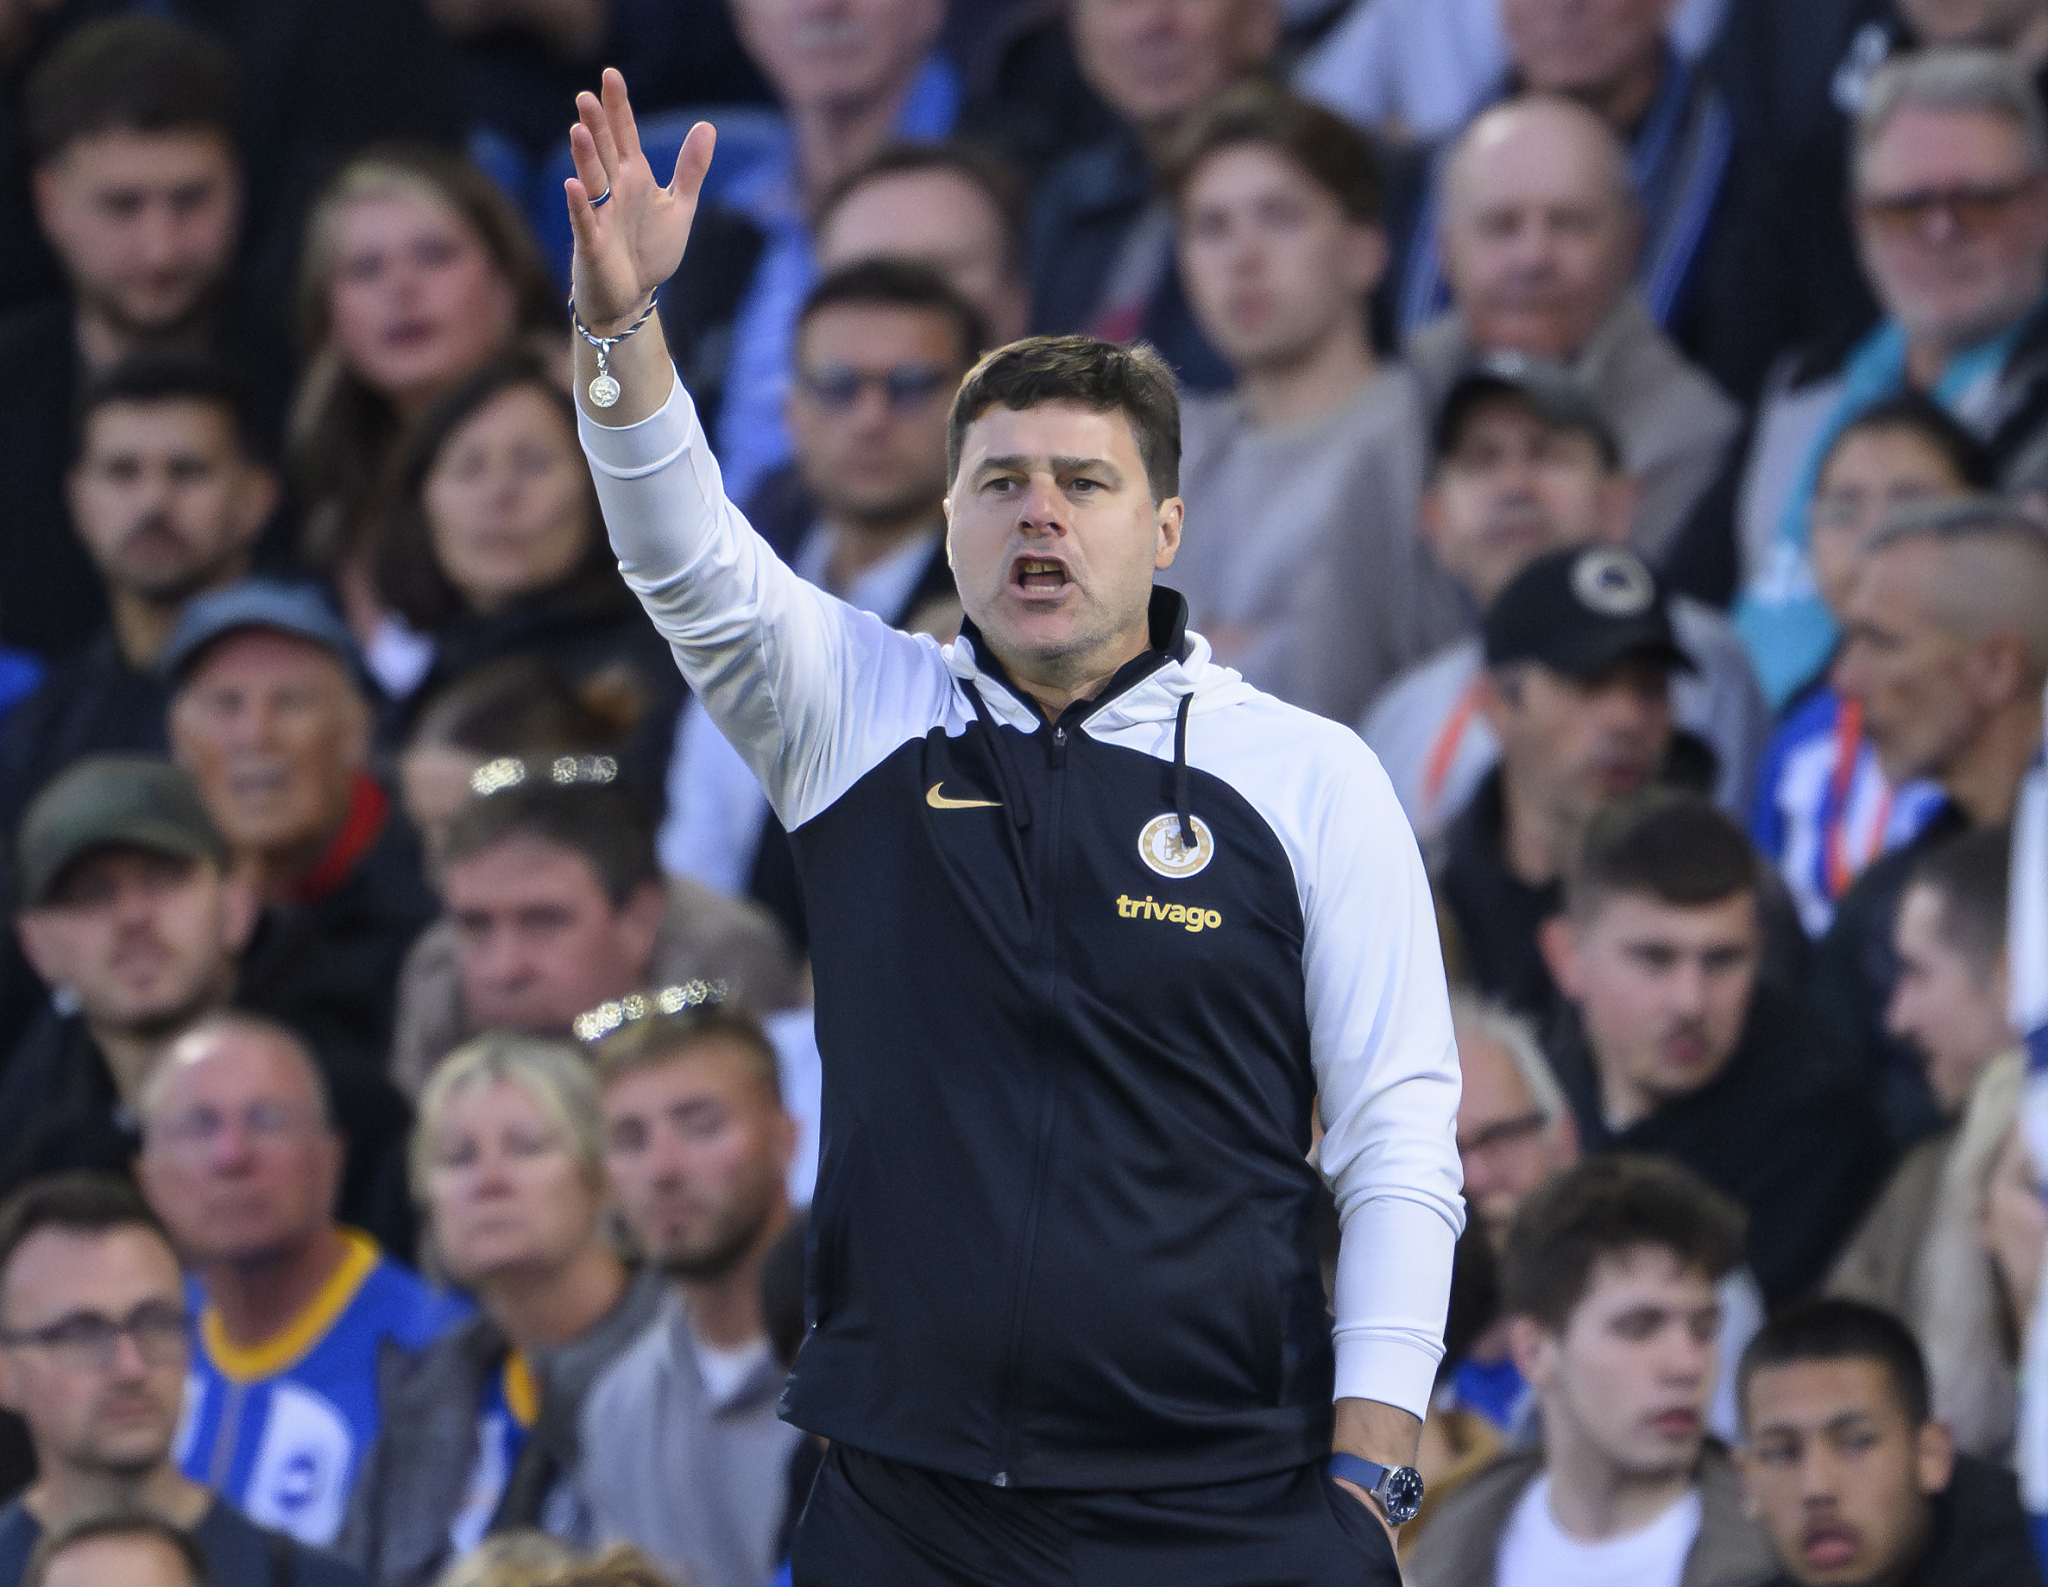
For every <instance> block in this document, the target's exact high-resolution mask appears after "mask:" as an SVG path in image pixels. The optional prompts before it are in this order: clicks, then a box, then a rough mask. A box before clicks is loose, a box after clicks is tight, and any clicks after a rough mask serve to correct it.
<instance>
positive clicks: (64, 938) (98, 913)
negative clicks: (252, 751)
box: [0, 756, 256, 1189]
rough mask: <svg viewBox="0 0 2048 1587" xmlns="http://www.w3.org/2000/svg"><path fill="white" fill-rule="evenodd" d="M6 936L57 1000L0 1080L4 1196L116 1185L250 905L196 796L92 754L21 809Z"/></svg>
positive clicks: (230, 971) (240, 941)
mask: <svg viewBox="0 0 2048 1587" xmlns="http://www.w3.org/2000/svg"><path fill="white" fill-rule="evenodd" d="M15 886H16V890H17V891H16V896H17V898H18V899H19V901H20V913H19V914H18V915H17V916H16V917H15V926H14V929H15V933H16V935H17V937H18V938H19V939H20V942H21V946H22V948H23V950H24V951H25V952H26V954H27V956H28V960H29V962H30V963H31V964H32V965H34V967H35V971H36V974H37V975H39V976H40V977H41V978H42V980H43V983H44V984H45V985H46V986H48V987H49V988H50V992H51V995H50V997H49V998H48V999H47V1001H46V1002H45V1003H44V1005H43V1007H42V1008H41V1009H40V1010H39V1011H38V1013H37V1014H36V1016H35V1018H34V1019H33V1020H32V1021H31V1022H30V1024H29V1027H28V1030H27V1032H26V1033H25V1034H24V1035H23V1036H22V1038H21V1040H20V1042H19V1043H17V1044H16V1046H15V1047H14V1050H13V1053H12V1055H11V1056H10V1057H9V1059H8V1061H7V1067H6V1069H5V1071H4V1073H5V1081H4V1084H0V1189H11V1188H12V1187H13V1186H15V1185H17V1184H19V1183H21V1181H22V1180H24V1179H26V1178H28V1177H30V1176H32V1175H34V1174H38V1173H47V1172H51V1171H54V1170H57V1169H64V1168H98V1169H106V1170H109V1171H113V1172H118V1173H126V1172H127V1170H128V1165H129V1163H130V1162H131V1161H132V1160H133V1158H134V1155H135V1148H136V1135H135V1109H136V1107H137V1105H138V1103H139V1102H140V1100H141V1094H142V1082H143V1079H144V1077H145V1076H146V1075H147V1074H148V1073H149V1071H150V1069H151V1068H152V1067H153V1066H154V1065H155V1064H156V1062H157V1060H158V1059H159V1058H161V1057H162V1056H163V1054H164V1053H166V1052H168V1051H169V1050H170V1048H171V1046H172V1045H173V1044H174V1043H175V1042H176V1041H177V1039H178V1038H179V1037H180V1036H182V1035H183V1034H184V1033H185V1032H186V1031H187V1030H189V1029H191V1028H192V1026H193V1025H194V1024H195V1023H196V1022H197V1021H198V1020H199V1019H201V1018H202V1017H203V1016H204V1015H205V1014H207V1013H208V1012H209V1011H211V1010H213V1009H215V1008H219V1007H221V1006H223V1005H224V1004H225V1003H226V1002H227V1001H228V999H229V997H230V996H231V995H232V994H233V992H234V989H235V966H236V959H237V956H238V955H239V954H240V953H241V950H242V947H243V945H244V944H245V943H246V942H247V941H248V940H249V933H250V930H251V928H252V927H253V926H254V924H255V920H256V896H255V893H254V891H253V890H252V889H251V888H250V886H249V884H248V882H247V881H246V880H244V879H242V878H241V877H239V876H237V875H235V874H234V873H233V871H232V869H231V867H230V864H229V860H228V847H227V842H226V840H225V839H224V838H222V837H221V835H220V832H219V830H218V829H217V828H216V827H215V826H214V824H213V822H212V821H211V820H210V819H209V818H208V817H207V814H206V809H205V806H204V805H202V804H201V803H200V800H199V792H198V790H197V789H196V788H194V787H193V785H192V781H191V779H190V778H188V777H187V776H186V775H185V774H184V773H183V772H181V771H179V770H178V769H177V768H176V767H174V766H171V765H169V764H167V763H165V762H162V761H150V760H141V759H122V758H117V757H114V756H97V757H94V758H93V759H90V760H86V761H82V762H80V763H79V764H78V765H77V766H74V767H73V768H72V769H71V770H70V771H68V772H66V773H65V774H64V775H63V776H62V777H60V778H58V779H57V780H56V781H55V782H53V783H52V784H51V785H50V786H49V788H47V789H46V790H45V791H44V793H43V795H42V797H41V798H39V799H37V800H36V802H35V803H34V804H33V805H32V806H31V807H30V809H29V812H28V816H27V819H26V820H24V821H23V822H22V824H21V829H20V835H19V838H18V840H17V842H16V844H15Z"/></svg>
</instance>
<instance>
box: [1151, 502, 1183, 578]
mask: <svg viewBox="0 0 2048 1587" xmlns="http://www.w3.org/2000/svg"><path fill="white" fill-rule="evenodd" d="M1186 516H1187V504H1186V503H1185V502H1183V501H1182V500H1181V499H1180V498H1179V497H1178V496H1169V497H1167V498H1166V500H1164V501H1163V502H1161V503H1160V504H1159V505H1158V507H1157V508H1156V509H1154V516H1153V525H1154V539H1153V549H1152V566H1153V567H1154V568H1170V567H1172V566H1173V559H1174V558H1175V557H1176V556H1177V555H1179V553H1180V533H1181V527H1182V523H1183V520H1184V519H1185V518H1186Z"/></svg>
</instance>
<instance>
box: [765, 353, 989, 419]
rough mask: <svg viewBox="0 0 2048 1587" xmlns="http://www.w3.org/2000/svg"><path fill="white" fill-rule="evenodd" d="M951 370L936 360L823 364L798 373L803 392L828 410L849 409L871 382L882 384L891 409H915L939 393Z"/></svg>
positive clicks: (903, 410)
mask: <svg viewBox="0 0 2048 1587" xmlns="http://www.w3.org/2000/svg"><path fill="white" fill-rule="evenodd" d="M952 378H953V377H952V372H951V371H950V370H946V369H942V368H940V367H939V366H938V365H937V364H897V365H896V366H895V367H894V368H891V369H855V368H854V367H853V366H852V365H851V364H822V365H820V366H819V367H818V368H816V369H806V370H805V371H803V373H802V374H800V375H799V376H797V384H798V385H800V386H802V387H803V388H804V394H805V395H806V396H808V397H809V398H810V399H811V401H813V402H815V403H816V404H817V405H818V406H819V407H821V408H823V409H825V410H826V412H828V413H846V412H848V411H850V410H851V409H852V408H853V406H854V404H855V403H857V402H859V401H860V394H861V393H862V392H863V391H865V390H867V388H868V387H869V386H880V387H881V388H882V394H883V395H884V396H885V397H887V398H888V402H889V411H890V412H891V413H915V412H917V410H918V409H920V408H922V407H923V406H925V404H926V403H928V402H930V401H931V400H932V398H933V397H935V396H937V395H938V394H939V391H940V390H941V388H943V387H944V386H945V384H946V383H947V381H949V380H951V379H952Z"/></svg>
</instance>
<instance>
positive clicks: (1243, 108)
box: [1167, 83, 1465, 721]
mask: <svg viewBox="0 0 2048 1587" xmlns="http://www.w3.org/2000/svg"><path fill="white" fill-rule="evenodd" d="M1167 184H1168V187H1169V189H1170V191H1171V192H1172V195H1173V201H1174V209H1175V227H1176V230H1177V232H1178V234H1179V238H1180V243H1179V254H1180V272H1181V280H1182V283H1183V285H1184V286H1185V288H1186V291H1187V294H1188V300H1189V302H1190V304H1191V305H1192V306H1193V309H1194V312H1195V318H1196V320H1197V321H1198V323H1199V324H1200V325H1201V327H1202V330H1203V333H1204V334H1205V335H1206V336H1207V337H1208V338H1209V340H1210V342H1211V343H1212V344H1213V345H1214V346H1215V347H1217V348H1218V349H1219V350H1220V351H1221V353H1222V356H1223V358H1224V360H1225V362H1227V363H1228V364H1229V365H1230V367H1231V371H1232V373H1233V374H1234V375H1235V376H1236V377H1237V389H1236V390H1235V391H1234V392H1232V393H1230V394H1229V395H1217V396H1206V397H1204V396H1191V397H1189V398H1188V399H1187V400H1185V401H1184V402H1183V403H1182V404H1181V495H1182V497H1183V498H1184V499H1185V500H1186V502H1187V504H1188V537H1187V538H1186V539H1185V540H1184V541H1183V543H1182V545H1181V549H1180V553H1179V555H1177V556H1176V557H1175V558H1174V565H1173V575H1172V577H1173V583H1174V586H1175V588H1177V589H1179V590H1180V591H1181V593H1182V594H1183V595H1185V596H1186V597H1187V601H1188V621H1189V625H1190V626H1191V627H1193V628H1195V629H1197V630H1198V631H1199V632H1200V633H1201V635H1202V637H1203V638H1204V639H1206V640H1208V641H1209V646H1210V649H1211V651H1212V652H1213V654H1214V656H1215V658H1216V660H1218V661H1219V662H1221V663H1222V664H1223V665H1225V666H1229V667H1235V668H1236V669H1237V670H1238V671H1239V672H1241V673H1243V674H1244V675H1245V679H1246V681H1247V682H1249V683H1251V684H1253V685H1254V686H1256V687H1258V688H1261V689H1264V690H1265V691H1267V692H1268V693H1269V694H1276V695H1278V696H1279V697H1280V698H1281V699H1283V700H1286V701H1288V702H1289V703H1290V704H1293V705H1299V706H1301V707H1303V708H1304V709H1307V710H1311V711H1317V712H1320V713H1321V714H1322V715H1325V716H1331V717H1335V718H1337V719H1338V720H1340V721H1350V720H1351V719H1353V718H1354V717H1356V716H1357V714H1358V711H1359V709H1360V707H1362V706H1363V705H1364V703H1365V701H1366V700H1368V699H1370V698H1371V696H1372V693H1373V691H1374V690H1375V689H1376V688H1377V687H1378V686H1379V685H1380V684H1381V683H1383V682H1385V681H1386V679H1388V678H1389V677H1391V676H1392V675H1393V674H1394V673H1395V672H1397V671H1398V670H1400V668H1401V667H1403V666H1405V665H1406V664H1407V663H1409V662H1411V661H1413V660H1415V659H1417V658H1418V657H1420V656H1422V655H1425V654H1427V653H1428V652H1429V651H1430V650H1431V649H1433V648H1434V647H1435V646H1437V645H1438V644H1441V643H1442V642H1443V641H1445V640H1446V639H1449V638H1450V637H1452V636H1453V635H1455V634H1456V633H1458V632H1459V631H1460V630H1461V629H1462V628H1463V627H1464V624H1465V614H1464V612H1463V611H1462V609H1461V608H1460V605H1459V602H1458V599H1457V595H1456V592H1455V591H1454V590H1453V589H1452V588H1451V586H1450V584H1449V581H1447V580H1446V579H1445V578H1444V577H1443V575H1442V574H1441V573H1439V572H1438V571H1437V569H1436V567H1435V566H1434V565H1433V564H1432V563H1431V561H1430V559H1429V557H1428V555H1427V554H1426V553H1425V552H1424V550H1423V549H1422V546H1421V544H1420V542H1419V541H1418V540H1417V538H1416V535H1415V515H1416V498H1417V495H1418V493H1419V491H1420V488H1421V480H1420V477H1419V470H1418V466H1417V465H1418V463H1419V461H1420V457H1421V450H1422V447H1421V436H1422V429H1423V421H1422V416H1421V410H1420V408H1419V407H1418V405H1417V399H1416V394H1415V382H1414V380H1413V378H1412V377H1410V375H1409V374H1408V372H1407V371H1406V370H1404V369H1400V368H1398V367H1396V368H1386V369H1383V368H1381V367H1380V365H1379V363H1378V361H1377V360H1376V359H1375V357H1374V355H1373V351H1372V347H1371V344H1370V341H1369V338H1368V335H1367V330H1366V309H1365V305H1366V298H1367V296H1368V294H1369V293H1370V292H1371V291H1372V288H1373V284H1374V283H1375V282H1376V281H1377V280H1378V279H1379V276H1380V272H1381V270H1382V269H1383V268H1384V266H1385V263H1386V236H1385V233H1384V232H1383V231H1382V229H1381V224H1380V179H1379V171H1378V168H1377V166H1376V164H1375V163H1374V160H1373V155H1372V151H1371V149H1370V148H1368V147H1367V145H1366V143H1365V140H1364V139H1363V138H1362V137H1361V136H1360V135H1359V134H1358V133H1356V132H1354V131H1352V129H1351V128H1350V127H1349V126H1348V125H1347V124H1346V123H1344V122H1343V121H1341V120H1339V119H1338V118H1337V117H1336V116H1334V115H1332V114H1331V113H1330V112H1329V111H1326V110H1324V109H1322V108H1321V107H1320V106H1317V105H1312V104H1310V103H1309V102H1308V101H1306V100H1300V99H1295V98H1292V97H1291V96H1288V95H1287V94H1285V93H1283V92H1282V91H1281V90H1279V89H1276V88H1272V87H1270V86H1268V85H1266V84H1263V83H1247V84H1243V85H1241V86H1240V87H1238V88H1235V89H1232V90H1231V91H1230V92H1229V93H1227V94H1225V95H1224V96H1223V97H1222V98H1221V99H1220V100H1218V101H1217V102H1216V104H1215V105H1213V106H1211V107H1210V108H1209V109H1207V110H1205V111H1203V112H1202V113H1201V114H1199V115H1198V116H1197V117H1196V118H1195V119H1194V122H1193V124H1192V126H1191V127H1190V128H1189V129H1188V131H1187V132H1186V133H1185V134H1184V135H1183V137H1182V139H1181V140H1180V142H1179V143H1178V144H1177V145H1176V146H1175V152H1174V156H1173V161H1172V164H1171V165H1170V167H1169V170H1168V176H1167ZM1308 569H1313V570H1314V571H1313V573H1312V574H1310V575H1309V576H1304V570H1308Z"/></svg>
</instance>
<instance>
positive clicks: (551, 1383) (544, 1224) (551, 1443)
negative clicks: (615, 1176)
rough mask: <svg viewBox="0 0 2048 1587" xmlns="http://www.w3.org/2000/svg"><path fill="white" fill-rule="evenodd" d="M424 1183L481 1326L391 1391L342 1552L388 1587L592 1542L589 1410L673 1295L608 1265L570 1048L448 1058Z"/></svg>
mask: <svg viewBox="0 0 2048 1587" xmlns="http://www.w3.org/2000/svg"><path fill="white" fill-rule="evenodd" d="M412 1178H413V1187H414V1190H415V1192H416V1193H417V1194H418V1196H419V1198H420V1201H421V1205H422V1206H423V1207H424V1208H425V1209H426V1213H427V1222H428V1226H429V1229H430V1231H431V1234H432V1238H433V1241H434V1250H435V1253H436V1255H437V1256H438V1257H439V1258H440V1261H441V1262H442V1264H443V1265H444V1266H445V1267H446V1269H447V1271H448V1274H449V1276H450V1277H451V1278H453V1279H454V1280H455V1281H456V1282H457V1283H458V1284H460V1285H462V1286H463V1288H465V1289H467V1290H468V1291H469V1292H470V1293H471V1294H473V1295H475V1296H476V1298H477V1303H478V1305H479V1306H480V1307H481V1308H482V1314H481V1315H480V1316H478V1317H476V1318H474V1319H472V1320H471V1321H469V1322H467V1323H465V1324H463V1325H462V1326H461V1327H459V1328H457V1329H455V1330H454V1331H453V1332H452V1333H448V1334H444V1335H442V1336H441V1338H440V1339H439V1340H438V1341H436V1342H435V1343H434V1344H433V1345H431V1346H430V1347H429V1348H428V1349H427V1351H426V1352H425V1353H424V1354H423V1355H421V1356H420V1357H419V1358H418V1359H417V1360H415V1361H413V1362H410V1363H406V1364H403V1365H402V1366H400V1367H399V1368H398V1369H397V1370H395V1371H394V1372H393V1373H392V1374H391V1375H390V1376H388V1377H386V1378H385V1379H384V1382H383V1385H382V1395H383V1404H384V1409H385V1415H384V1432H383V1433H382V1434H381V1435H380V1436H379V1438H378V1440H377V1442H376V1443H375V1444H374V1445H373V1446H372V1447H371V1450H370V1454H369V1457H368V1459H367V1460H366V1461H365V1462H364V1465H363V1468H362V1473H361V1475H360V1477H359V1478H358V1480H357V1483H356V1490H355V1496H354V1498H353V1499H352V1500H351V1501H350V1504H349V1513H348V1520H347V1522H346V1523H345V1524H344V1526H343V1528H342V1538H341V1552H342V1554H343V1555H344V1556H345V1557H346V1558H349V1559H351V1560H354V1561H356V1562H357V1563H359V1564H360V1565H361V1566H362V1567H363V1568H364V1570H365V1572H366V1573H367V1574H368V1576H369V1578H370V1580H371V1582H372V1583H374V1584H376V1587H424V1584H425V1583H427V1582H430V1581H432V1580H433V1579H434V1577H435V1575H436V1574H438V1573H439V1571H440V1570H441V1568H442V1567H443V1566H444V1565H446V1564H447V1563H448V1562H449V1561H451V1560H452V1559H454V1558H456V1557H457V1556H459V1555H461V1554H464V1553H467V1552H468V1551H469V1550H470V1549H472V1548H474V1547H475V1546H476V1545H477V1543H478V1541H479V1540H481V1539H482V1538H483V1537H485V1536H486V1535H487V1534H489V1533H493V1532H500V1531H505V1530H507V1529H512V1528H519V1527H535V1526H538V1527H541V1528H542V1529H544V1530H546V1531H548V1532H551V1533H553V1534H555V1535H556V1536H558V1537H562V1536H568V1537H573V1536H577V1535H579V1534H580V1533H581V1532H582V1531H583V1530H584V1529H585V1528H586V1527H587V1518H586V1517H584V1516H582V1515H581V1514H580V1513H579V1511H578V1505H577V1502H576V1498H575V1492H574V1486H573V1477H574V1473H575V1471H576V1467H577V1461H578V1458H579V1452H578V1447H577V1427H578V1420H579V1417H580V1416H581V1414H582V1410H583V1405H584V1400H585V1396H586V1395H587V1394H588V1392H589V1389H590V1386H591V1384H592V1383H593V1382H594V1381H595V1380H596V1378H597V1377H598V1375H599V1374H600V1373H601V1372H602V1371H603V1370H604V1368H605V1367H606V1366H608V1365H609V1364H610V1363H611V1362H612V1361H613V1360H615V1359H616V1358H617V1357H618V1355H619V1353H620V1352H621V1351H623V1350H625V1349H626V1348H627V1347H628V1346H629V1345H631V1343H632V1342H633V1341H634V1340H635V1339H637V1338H639V1337H640V1335H641V1334H642V1333H643V1332H644V1331H645V1330H646V1328H647V1326H648V1324H649V1323H651V1322H652V1321H653V1320H654V1316H655V1312H656V1310H657V1308H658V1307H659V1305H660V1302H661V1294H662V1282H661V1277H660V1275H659V1274H658V1273H656V1272H654V1271H653V1270H652V1269H648V1270H646V1271H643V1272H642V1273H640V1274H639V1275H638V1276H637V1277H636V1276H635V1275H634V1274H633V1273H632V1272H630V1271H629V1270H628V1269H627V1268H626V1266H625V1265H624V1263H622V1262H621V1261H620V1260H619V1258H618V1256H617V1254H616V1253H615V1252H614V1251H613V1249H612V1245H611V1240H610V1238H609V1229H608V1224H609V1219H608V1213H609V1207H610V1193H609V1190H608V1188H607V1186H606V1183H605V1177H604V1126H603V1123H602V1121H601V1119H600V1118H599V1116H598V1097H597V1082H596V1081H595V1079H594V1078H592V1075H591V1072H590V1067H589V1065H588V1064H587V1063H586V1062H585V1061H584V1058H583V1055H582V1054H581V1053H579V1052H577V1051H575V1050H574V1049H572V1048H571V1047H569V1046H568V1045H567V1044H566V1043H562V1042H549V1041H539V1040H536V1039H534V1038H532V1037H528V1036H506V1035H494V1036H484V1037H480V1038H478V1039H477V1040H476V1041H473V1042H471V1043H469V1044H468V1045H466V1046H464V1047H463V1048H461V1049H460V1050H458V1051H457V1052H455V1053H453V1054H451V1055H450V1056H449V1058H448V1061H447V1062H446V1063H445V1064H443V1065H442V1066H441V1068H440V1069H439V1070H438V1071H436V1073H435V1075H434V1078H433V1080H432V1081H431V1082H430V1083H429V1085H428V1087H427V1089H426V1091H425V1093H424V1094H423V1095H422V1096H421V1098H420V1123H419V1129H418V1131H417V1132H416V1133H415V1135H414V1136H413V1143H412Z"/></svg>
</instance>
